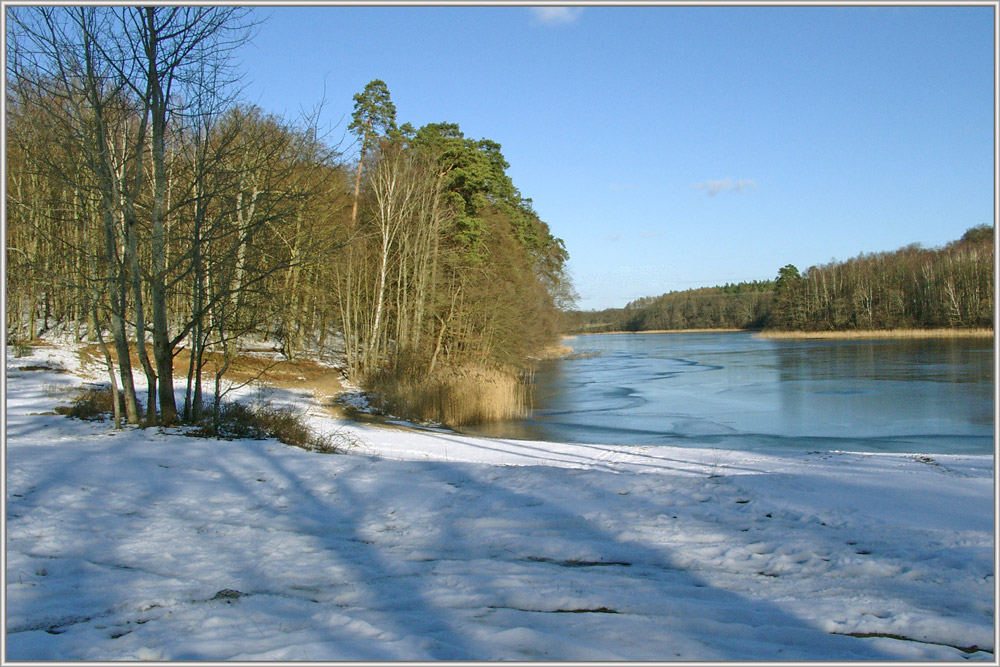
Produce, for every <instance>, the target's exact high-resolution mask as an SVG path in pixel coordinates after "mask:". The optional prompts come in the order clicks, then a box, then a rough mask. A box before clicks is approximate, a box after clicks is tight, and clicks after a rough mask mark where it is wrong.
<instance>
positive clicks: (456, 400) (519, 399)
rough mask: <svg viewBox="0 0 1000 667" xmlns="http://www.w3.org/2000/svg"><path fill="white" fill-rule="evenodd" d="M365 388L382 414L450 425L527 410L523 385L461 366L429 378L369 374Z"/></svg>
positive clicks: (507, 375)
mask: <svg viewBox="0 0 1000 667" xmlns="http://www.w3.org/2000/svg"><path fill="white" fill-rule="evenodd" d="M364 386H365V390H366V391H367V392H369V393H370V394H371V395H372V398H373V403H374V405H375V407H377V408H378V409H380V410H382V411H383V412H385V413H389V414H393V415H396V416H399V417H403V418H406V419H413V420H417V421H422V422H436V423H439V424H444V425H445V426H451V427H455V426H464V425H467V424H489V423H493V422H499V421H504V420H507V419H517V418H519V417H524V416H525V415H527V414H528V412H529V409H528V398H529V388H528V383H527V382H525V381H524V380H523V379H522V378H521V377H519V376H518V375H517V374H515V373H512V372H510V371H507V370H501V369H494V368H483V367H476V366H463V367H459V368H448V369H444V370H440V371H438V372H436V373H434V375H433V376H428V375H422V374H421V373H420V372H419V371H418V370H417V369H415V368H404V367H397V368H396V369H394V370H393V369H384V370H381V371H378V372H376V373H373V374H372V375H370V376H369V377H368V378H367V379H366V381H365V383H364Z"/></svg>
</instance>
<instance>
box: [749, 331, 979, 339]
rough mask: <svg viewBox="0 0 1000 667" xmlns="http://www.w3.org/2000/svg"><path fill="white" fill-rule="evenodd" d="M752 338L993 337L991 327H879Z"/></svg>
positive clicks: (760, 334)
mask: <svg viewBox="0 0 1000 667" xmlns="http://www.w3.org/2000/svg"><path fill="white" fill-rule="evenodd" d="M753 336H754V338H773V339H779V340H802V339H809V338H819V339H825V340H883V339H917V338H993V329H879V330H871V331H862V330H850V331H760V332H758V333H755V334H754V335H753Z"/></svg>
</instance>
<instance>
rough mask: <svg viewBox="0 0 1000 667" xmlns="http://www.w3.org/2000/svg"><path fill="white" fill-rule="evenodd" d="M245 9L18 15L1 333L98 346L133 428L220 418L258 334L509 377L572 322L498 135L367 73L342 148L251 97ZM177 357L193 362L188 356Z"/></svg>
mask: <svg viewBox="0 0 1000 667" xmlns="http://www.w3.org/2000/svg"><path fill="white" fill-rule="evenodd" d="M249 16H250V15H249V13H248V12H247V11H246V10H244V9H241V8H237V7H230V8H215V7H181V8H172V7H145V8H138V7H110V6H109V7H60V8H46V7H19V8H12V9H11V10H10V12H9V16H8V19H9V20H8V60H7V77H8V83H7V107H6V114H7V115H6V131H7V172H6V173H7V193H8V194H7V248H6V251H7V312H6V324H7V342H8V344H16V343H18V342H20V341H27V340H31V339H34V338H36V337H37V336H38V335H39V334H40V333H42V332H43V331H45V330H47V329H49V328H52V327H57V326H58V327H61V328H63V329H65V330H70V331H72V332H73V333H74V334H75V336H76V338H77V339H78V340H80V341H94V342H96V343H98V344H99V345H100V346H101V347H102V348H103V350H104V358H105V361H106V363H107V366H108V371H109V375H108V377H109V380H110V381H111V383H112V387H113V390H114V392H115V393H116V394H117V393H119V392H120V393H121V395H122V397H123V401H122V403H123V405H124V414H122V415H117V416H118V417H119V419H121V420H125V421H128V422H129V423H146V424H164V425H167V424H173V423H177V422H179V421H183V422H198V421H201V420H203V419H204V418H205V417H206V415H205V410H206V409H211V408H212V407H214V408H215V409H216V414H217V408H218V405H219V400H218V399H219V396H220V391H221V390H220V387H221V384H222V379H223V376H224V375H225V373H226V369H227V367H228V362H229V361H231V360H232V359H234V358H235V357H236V356H237V355H239V354H240V353H241V351H242V350H243V349H244V348H245V346H246V345H248V344H249V341H257V340H277V341H279V342H280V347H281V351H282V352H283V354H284V356H285V357H286V358H288V359H295V358H297V357H299V356H300V355H301V354H302V353H303V350H306V349H309V350H311V351H312V352H313V353H319V354H321V353H322V352H323V351H324V350H330V349H332V348H335V349H336V350H337V351H338V353H341V354H343V355H345V356H346V361H347V372H348V374H349V376H350V378H351V379H352V380H353V381H355V382H358V383H362V384H364V383H366V382H371V381H372V380H373V379H374V378H383V379H384V378H385V377H387V376H388V377H401V376H404V375H405V376H417V377H420V378H423V379H424V385H423V386H422V388H421V391H432V390H433V391H439V390H440V386H439V385H438V384H434V383H433V382H431V380H432V379H433V378H434V377H435V376H437V375H441V374H442V373H444V372H445V371H448V372H450V373H452V374H454V373H464V374H466V375H468V374H477V373H479V374H482V373H487V372H489V373H495V374H499V376H500V377H503V378H505V379H506V380H508V381H516V377H517V373H518V371H519V369H520V365H521V364H522V363H523V362H524V360H525V358H526V357H527V356H528V355H529V354H532V353H535V352H537V351H538V350H539V349H540V348H542V347H543V346H545V345H547V344H549V343H551V342H552V341H553V340H554V338H555V336H556V334H557V328H558V316H559V307H560V306H561V305H564V298H565V295H566V294H567V293H568V286H567V282H566V279H565V275H564V264H565V261H566V259H567V252H566V249H565V247H564V245H563V243H562V241H561V240H559V239H557V238H555V237H553V235H552V234H551V233H550V231H549V228H548V225H546V223H545V222H543V221H542V220H541V219H540V218H539V217H538V215H537V213H536V212H535V211H534V210H533V208H532V205H531V200H530V199H527V198H525V197H523V196H522V195H521V193H520V192H519V190H518V189H517V188H516V187H515V186H514V184H513V183H512V182H511V179H510V177H509V176H508V174H507V171H506V170H507V168H508V164H507V162H506V160H505V159H504V156H503V154H502V153H501V147H500V144H498V143H496V142H494V141H491V140H487V139H478V140H476V139H472V138H469V137H466V136H465V135H464V134H463V133H462V131H461V130H460V129H459V126H458V125H456V124H453V123H436V124H429V125H426V126H424V127H421V128H414V127H412V126H411V125H409V124H402V125H397V121H396V117H395V106H394V105H393V103H392V100H391V97H390V95H389V91H388V88H387V86H386V85H385V83H384V82H382V81H379V80H375V81H372V82H371V83H369V84H368V85H367V86H366V87H365V88H364V90H363V91H361V92H359V93H358V94H357V95H355V97H354V111H353V115H352V119H351V120H352V122H351V124H350V126H349V130H350V132H351V133H353V136H354V137H356V139H357V144H356V146H357V151H356V153H354V154H353V155H354V157H353V159H348V158H347V157H345V155H343V154H342V153H341V152H340V149H339V147H338V146H334V145H331V144H330V143H329V142H328V141H326V140H325V138H324V137H323V134H322V133H321V132H320V130H319V127H318V122H317V119H316V118H315V115H316V114H313V115H312V116H308V115H307V116H306V117H304V118H301V119H297V120H294V121H290V120H287V119H285V118H281V117H277V116H274V115H272V114H268V113H266V112H264V111H263V110H261V109H259V108H257V107H254V106H252V105H248V104H246V103H243V102H242V101H240V99H239V96H238V94H237V83H238V80H239V74H238V73H237V72H236V71H235V69H234V61H233V54H234V52H235V49H236V48H237V47H239V46H240V45H242V44H244V43H246V42H247V41H248V40H250V39H251V37H252V34H253V31H254V29H255V26H254V25H252V24H251V23H250V21H249ZM181 350H185V351H187V352H189V353H190V355H189V357H188V358H189V359H190V363H189V364H187V366H186V367H184V368H174V359H175V357H176V356H177V355H178V353H179V352H180V351H181ZM210 359H211V360H212V363H209V360H210ZM133 360H135V361H133ZM133 363H136V364H138V365H139V367H140V368H141V372H142V373H144V374H145V376H146V379H147V384H148V387H149V391H148V394H147V395H146V396H145V397H139V396H137V395H136V390H135V386H134V384H133V379H132V364H133ZM175 375H185V376H186V378H187V387H188V391H187V395H186V398H185V401H184V404H183V406H178V405H177V404H176V402H175V398H174V393H173V383H174V376H175ZM512 378H513V380H511V379H512ZM208 392H211V394H212V395H213V397H214V400H210V397H209V396H208V395H206V394H207V393H208ZM118 404H119V402H118V401H115V406H116V407H117V406H118Z"/></svg>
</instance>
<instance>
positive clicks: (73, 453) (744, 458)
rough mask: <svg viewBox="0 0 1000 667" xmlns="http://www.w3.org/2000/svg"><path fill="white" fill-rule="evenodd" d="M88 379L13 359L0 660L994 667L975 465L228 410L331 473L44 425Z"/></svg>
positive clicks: (73, 424)
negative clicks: (331, 439)
mask: <svg viewBox="0 0 1000 667" xmlns="http://www.w3.org/2000/svg"><path fill="white" fill-rule="evenodd" d="M98 371H99V369H98V368H97V367H94V368H93V369H92V370H91V372H88V371H87V370H86V369H83V368H81V364H80V360H79V357H78V355H76V354H75V352H74V351H72V350H67V349H61V348H55V347H53V348H36V349H35V350H33V351H32V353H31V355H30V356H28V357H25V358H23V359H12V358H10V357H8V359H7V381H8V384H7V406H6V407H7V419H8V423H7V442H6V447H7V450H6V451H7V468H6V481H7V488H6V491H7V497H6V512H7V513H6V516H7V545H6V547H7V563H8V564H7V573H8V575H7V576H8V581H7V606H6V610H5V611H6V614H7V617H6V630H7V658H8V659H10V660H56V661H66V660H89V661H101V662H104V661H109V660H139V659H145V660H159V661H179V660H211V661H221V660H236V661H252V660H268V661H282V660H312V661H333V660H350V661H359V660H380V661H390V660H418V661H423V660H541V659H545V660H574V661H593V660H606V661H623V660H655V661H663V660H681V661H720V660H721V661H726V660H730V661H731V660H766V661H787V660H796V661H815V660H838V661H860V660H865V661H888V660H894V661H898V660H905V661H927V660H936V661H952V662H958V661H964V660H969V659H971V660H980V661H992V660H993V658H994V656H993V650H994V646H993V608H992V602H993V591H994V583H993V576H994V573H993V565H992V563H993V556H992V554H993V551H992V550H993V544H994V543H993V533H992V529H993V514H992V507H993V486H994V484H993V457H992V456H966V455H934V456H928V455H921V454H914V453H909V454H864V453H859V452H846V451H831V450H828V449H825V448H817V449H816V450H814V451H808V452H801V453H796V454H787V455H786V454H775V453H764V452H748V451H720V450H716V449H688V448H677V447H639V446H607V445H580V444H577V445H573V444H561V443H552V442H528V441H517V440H491V439H484V438H474V437H467V436H460V435H456V434H453V433H449V432H445V431H441V430H430V429H427V430H424V431H423V432H415V431H402V430H391V429H386V428H383V427H376V426H372V425H366V424H357V423H352V422H346V421H343V420H337V419H332V418H330V417H329V416H328V415H327V414H325V412H324V411H323V410H321V409H320V406H319V405H318V404H317V402H316V400H315V399H316V397H315V396H313V394H312V393H311V392H310V391H308V390H307V389H306V388H301V389H299V390H293V389H285V390H271V391H267V392H265V390H264V388H254V387H244V388H242V389H241V390H239V391H237V392H234V393H235V394H238V395H240V396H241V397H243V398H244V399H245V400H250V401H253V400H266V401H268V402H273V403H274V404H275V405H284V404H286V403H287V404H288V405H289V406H290V407H294V408H296V409H300V410H302V409H305V410H307V411H308V415H309V422H310V425H311V426H312V427H313V428H314V429H316V430H317V431H320V432H325V433H329V434H331V435H336V434H342V433H346V434H348V435H350V438H351V439H352V440H353V441H354V442H355V443H356V444H355V445H354V446H353V447H352V448H351V450H350V454H349V455H342V456H335V455H325V454H319V453H315V452H309V451H305V450H302V449H298V448H294V447H289V446H286V445H283V444H281V443H279V442H277V441H275V440H272V439H264V440H252V439H243V440H216V439H206V438H192V437H188V436H186V435H185V434H184V431H183V429H138V428H126V429H122V430H119V431H115V430H113V429H111V428H109V426H108V423H107V422H104V423H99V422H98V423H94V422H82V421H80V420H75V419H68V418H66V417H62V416H59V415H56V414H54V413H53V412H52V410H53V408H54V407H55V406H56V405H59V404H61V403H63V402H65V401H66V400H67V399H68V397H70V396H72V395H73V393H74V392H75V391H76V390H77V389H79V388H81V387H83V386H84V385H85V382H87V381H101V377H102V373H100V372H98ZM137 380H140V382H141V379H140V378H137ZM182 390H183V388H182V387H181V386H180V385H178V391H182ZM258 392H262V395H260V396H257V393H258ZM67 610H72V611H71V612H68V611H67Z"/></svg>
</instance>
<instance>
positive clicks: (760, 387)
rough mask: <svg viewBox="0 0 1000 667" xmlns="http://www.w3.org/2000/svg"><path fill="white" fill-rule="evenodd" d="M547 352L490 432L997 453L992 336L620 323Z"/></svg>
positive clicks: (616, 440)
mask: <svg viewBox="0 0 1000 667" xmlns="http://www.w3.org/2000/svg"><path fill="white" fill-rule="evenodd" d="M568 344H569V345H571V346H572V347H573V348H574V350H575V351H576V352H578V353H585V354H587V355H593V356H585V357H582V358H570V359H561V360H556V361H551V362H546V363H545V364H543V365H542V367H541V368H540V369H539V370H538V372H537V374H536V376H535V391H534V412H533V414H532V416H531V417H530V418H529V419H525V420H522V421H518V422H512V423H506V424H499V425H491V426H488V427H477V428H473V429H465V431H466V432H469V433H475V434H477V435H488V436H491V437H505V438H527V439H535V440H555V441H560V442H570V443H601V444H634V445H673V446H682V447H717V448H724V449H751V450H754V449H768V450H773V449H777V450H783V451H801V450H814V449H820V450H829V449H839V450H850V451H864V452H921V453H939V454H941V453H954V454H958V453H961V454H993V448H994V443H993V395H994V392H993V382H994V378H993V342H992V340H988V339H925V340H878V341H871V340H869V341H859V340H852V341H831V340H794V341H789V340H768V339H762V338H753V337H752V336H751V334H749V333H692V334H614V335H602V336H580V337H578V338H576V339H572V340H570V341H568Z"/></svg>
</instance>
